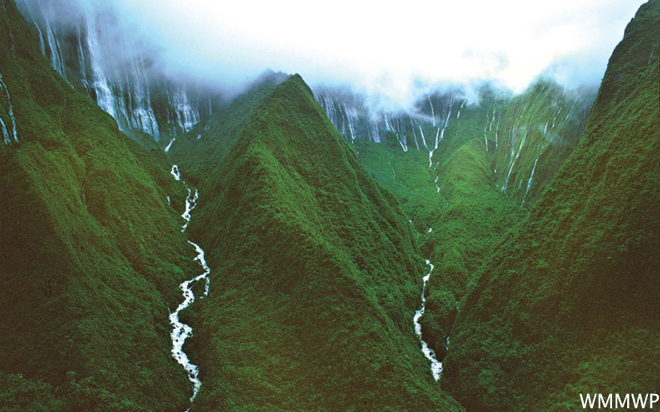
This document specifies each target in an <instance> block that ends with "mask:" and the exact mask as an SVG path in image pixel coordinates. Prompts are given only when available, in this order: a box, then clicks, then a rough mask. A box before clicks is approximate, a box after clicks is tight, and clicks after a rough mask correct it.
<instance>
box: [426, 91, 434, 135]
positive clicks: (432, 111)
mask: <svg viewBox="0 0 660 412" xmlns="http://www.w3.org/2000/svg"><path fill="white" fill-rule="evenodd" d="M426 97H427V98H428V99H429V105H430V106H431V116H432V117H433V127H435V110H433V102H431V96H429V95H426Z"/></svg>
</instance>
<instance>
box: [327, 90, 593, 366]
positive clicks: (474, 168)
mask: <svg viewBox="0 0 660 412" xmlns="http://www.w3.org/2000/svg"><path fill="white" fill-rule="evenodd" d="M316 97H317V99H318V100H319V102H320V103H321V104H322V107H323V108H324V110H325V111H326V113H327V114H328V117H329V118H330V119H331V121H333V124H335V126H336V127H337V128H338V130H340V131H344V133H343V136H344V138H345V139H346V140H347V141H348V142H350V143H351V144H352V146H353V147H354V148H355V150H356V152H357V153H358V155H359V157H360V159H361V161H362V162H363V164H364V165H365V167H366V168H367V170H368V171H369V172H370V173H371V175H372V176H373V177H374V178H375V179H376V180H377V181H378V182H379V183H381V184H382V185H383V186H385V187H386V188H388V189H389V190H391V191H392V193H393V194H394V195H395V196H396V197H397V199H398V200H399V202H400V203H401V205H402V207H403V210H404V211H405V212H406V214H407V215H408V217H409V219H410V221H411V223H412V224H413V226H414V227H415V229H416V232H417V233H418V243H419V244H420V247H421V250H422V255H423V256H424V258H425V259H428V260H429V261H430V262H431V263H432V264H433V265H434V272H433V273H434V274H433V276H431V278H430V279H429V282H428V285H427V288H426V293H427V297H428V302H427V308H426V312H425V316H424V318H423V319H422V326H423V335H424V336H425V337H427V338H428V339H427V341H428V342H429V344H430V346H431V347H432V348H433V349H434V350H435V352H436V353H437V355H438V357H439V358H440V359H442V358H443V357H444V355H445V353H446V351H447V347H448V343H447V342H448V338H449V337H450V330H451V328H452V325H453V322H454V320H455V318H456V315H457V313H458V306H459V304H458V301H460V300H461V299H462V298H463V296H464V295H465V293H466V291H467V288H468V284H469V283H470V282H472V281H474V280H475V276H476V274H477V272H478V271H479V269H480V268H481V266H482V265H483V263H484V261H485V260H486V259H487V258H488V256H489V255H490V252H491V250H492V248H493V246H494V245H495V244H496V243H497V242H498V240H499V239H500V238H501V236H502V234H503V233H504V232H506V231H507V230H509V229H510V228H512V227H513V226H515V225H516V224H518V223H519V222H520V221H522V220H523V219H524V218H525V217H526V216H527V213H528V210H529V207H530V205H533V204H534V201H535V200H536V199H537V197H538V196H539V195H540V193H542V191H543V189H544V188H545V187H546V185H547V184H548V183H549V182H550V180H551V179H552V177H553V176H554V174H555V173H556V171H557V169H558V168H559V167H560V166H561V165H562V163H563V162H564V161H565V160H566V159H567V158H568V156H569V155H570V154H571V152H572V151H573V149H574V148H575V146H576V145H577V144H578V142H579V141H580V137H581V135H582V132H583V130H584V126H585V123H586V118H587V114H588V113H589V109H590V107H591V103H592V101H593V99H594V98H595V91H591V90H590V89H585V90H581V91H579V92H578V91H567V90H566V89H564V88H562V87H560V86H559V85H557V84H556V83H554V82H553V81H550V80H538V81H537V82H536V83H534V84H533V85H532V86H530V87H529V89H528V90H526V91H525V92H524V93H522V94H520V95H517V96H512V95H511V94H508V93H506V92H505V91H502V90H497V89H495V88H494V87H492V86H490V85H484V86H483V87H481V89H480V91H479V98H480V101H479V103H478V104H474V103H472V104H471V103H470V102H468V101H467V100H466V98H465V97H462V92H461V91H460V90H456V91H449V92H445V93H435V94H433V95H429V96H427V98H426V99H422V100H420V101H419V102H418V104H417V106H416V110H417V111H416V112H415V113H413V114H391V113H385V114H382V115H381V118H377V119H375V120H373V119H372V118H371V117H370V116H369V115H368V113H367V110H366V108H365V107H364V105H363V104H362V103H361V102H360V100H359V99H358V98H357V97H356V96H353V95H351V94H350V93H348V92H347V91H337V90H327V89H320V90H317V92H316Z"/></svg>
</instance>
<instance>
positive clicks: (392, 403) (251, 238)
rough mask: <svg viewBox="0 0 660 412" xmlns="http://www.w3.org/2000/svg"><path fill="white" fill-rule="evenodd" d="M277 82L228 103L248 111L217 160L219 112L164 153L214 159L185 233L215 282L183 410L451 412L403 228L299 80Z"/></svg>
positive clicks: (419, 272)
mask: <svg viewBox="0 0 660 412" xmlns="http://www.w3.org/2000/svg"><path fill="white" fill-rule="evenodd" d="M282 80H283V79H282V77H281V76H276V75H274V78H273V75H272V76H271V77H269V78H267V79H265V80H264V81H263V82H261V83H259V84H257V85H256V86H255V88H254V89H253V90H252V91H251V92H249V93H248V94H247V95H245V96H243V97H242V98H239V99H238V100H237V101H236V102H235V103H234V104H236V105H238V107H245V105H246V102H251V105H252V106H251V107H252V108H251V109H250V110H249V112H250V113H251V114H250V116H249V117H248V118H240V117H239V118H236V119H234V120H236V121H237V122H240V131H239V132H238V133H237V134H235V135H234V136H233V137H232V139H234V140H235V143H234V144H233V145H232V146H231V148H229V149H228V150H226V149H223V148H222V145H224V144H225V143H226V142H225V137H224V135H223V134H214V133H213V131H214V130H231V129H232V126H230V125H228V124H226V122H227V121H228V119H227V118H226V117H223V116H222V115H218V116H216V117H215V118H214V119H213V120H212V121H211V122H210V124H209V130H208V132H207V133H206V134H203V135H202V138H201V139H199V140H198V139H197V136H195V133H190V134H188V135H186V136H183V137H182V138H181V139H180V140H182V141H181V146H180V149H179V151H177V150H175V147H176V145H177V144H179V139H178V140H177V142H176V143H175V144H174V145H173V148H172V151H171V153H172V156H173V157H174V160H175V162H179V160H181V164H183V163H184V162H186V161H187V162H188V163H192V160H190V159H187V156H191V155H192V156H199V162H200V164H203V163H205V162H208V159H206V158H205V156H212V159H216V158H219V159H222V160H221V161H220V162H219V164H218V165H217V166H216V167H215V169H214V170H212V172H211V173H208V174H206V176H203V177H202V176H200V177H199V179H200V183H199V186H200V188H201V189H200V190H201V193H207V196H206V197H205V198H200V206H199V208H198V209H197V210H196V215H195V217H194V218H193V219H192V221H191V226H190V232H191V233H192V234H193V236H194V237H196V238H199V239H200V240H201V242H202V243H203V244H204V245H206V247H207V259H208V261H209V265H211V266H212V267H214V271H215V272H214V273H215V276H214V281H213V282H214V283H213V291H212V293H211V294H210V296H209V298H208V299H207V300H205V301H203V302H202V303H200V305H199V309H198V311H197V312H196V315H195V319H194V322H193V325H194V328H195V331H196V332H195V333H196V335H195V339H194V340H193V342H194V348H195V353H197V354H198V356H199V357H200V358H199V365H200V368H201V377H202V380H203V381H204V382H206V383H205V384H204V386H203V387H202V389H201V391H200V395H199V398H198V399H197V400H196V401H195V404H194V405H193V409H192V410H251V411H254V410H264V411H266V410H267V411H275V410H282V411H285V410H286V411H291V410H300V411H306V410H366V409H370V410H399V411H403V410H410V411H417V410H460V409H461V408H460V407H459V406H458V404H456V403H455V402H454V401H453V400H451V399H450V398H448V397H447V396H446V395H444V394H443V392H442V391H441V390H439V388H438V386H437V384H435V381H434V380H433V377H432V376H431V374H430V373H429V370H428V367H427V364H426V360H425V359H424V357H423V356H422V353H421V352H420V351H419V346H418V340H417V337H416V336H415V334H414V330H413V328H412V318H413V314H414V311H415V309H416V307H417V306H418V305H419V291H420V288H421V278H422V277H423V275H424V273H425V270H426V268H425V267H424V264H423V260H422V258H421V256H420V255H419V250H418V248H417V246H416V245H415V241H414V237H413V232H412V228H411V226H410V224H409V223H408V221H407V219H406V218H405V217H404V215H403V213H402V211H401V209H400V208H399V206H398V204H397V202H396V201H395V200H394V198H393V197H392V195H391V194H390V193H389V192H387V191H384V190H383V189H382V188H380V186H379V185H378V184H376V183H375V182H374V181H373V180H372V179H371V177H370V176H369V175H368V174H367V172H366V170H365V169H364V167H363V166H362V165H361V164H360V162H359V159H358V158H357V156H356V155H355V152H354V151H353V150H352V149H351V148H350V147H349V145H348V144H347V143H346V142H345V141H343V139H342V138H341V136H340V135H339V133H338V132H337V131H336V130H335V128H334V127H333V126H332V124H331V123H330V122H329V121H328V119H327V117H326V116H325V115H324V114H323V111H322V110H321V108H320V106H319V105H318V103H316V101H314V98H313V95H312V93H311V91H310V90H309V88H308V87H307V85H306V84H305V83H304V82H303V80H302V79H301V78H300V77H299V76H292V77H289V78H287V79H286V80H284V81H283V82H282V83H280V84H279V85H277V83H278V82H279V81H282ZM235 109H236V108H232V107H230V108H229V110H230V111H231V110H235ZM243 113H245V111H243ZM237 127H238V126H237ZM186 138H187V139H188V140H189V141H187V142H186V141H184V140H185V139H186ZM204 140H207V143H205V144H206V146H203V147H204V149H202V150H197V151H196V150H186V148H188V147H192V145H196V144H199V145H202V144H204V143H203V141H204ZM212 147H213V148H214V149H213V150H212V149H211V148H212ZM220 152H223V153H224V156H218V153H220Z"/></svg>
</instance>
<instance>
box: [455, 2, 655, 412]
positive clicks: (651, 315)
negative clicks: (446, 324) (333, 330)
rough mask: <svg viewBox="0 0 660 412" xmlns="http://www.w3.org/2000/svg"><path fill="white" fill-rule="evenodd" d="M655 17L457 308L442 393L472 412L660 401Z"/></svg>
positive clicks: (617, 55) (641, 27)
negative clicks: (630, 397) (642, 398)
mask: <svg viewBox="0 0 660 412" xmlns="http://www.w3.org/2000/svg"><path fill="white" fill-rule="evenodd" d="M659 7H660V2H658V1H657V0H653V1H650V2H648V3H646V4H644V5H643V6H642V7H641V8H640V9H639V11H638V13H637V15H636V17H635V18H634V19H633V20H632V21H631V22H630V24H629V25H628V27H627V29H626V32H625V36H624V39H623V40H622V41H621V43H620V44H619V45H618V46H617V47H616V49H615V50H614V52H613V54H612V57H611V58H610V61H609V65H608V68H607V71H606V73H605V77H604V79H603V83H602V85H601V88H600V90H599V93H598V97H597V100H596V103H595V105H594V107H593V110H592V112H591V114H590V117H589V120H588V124H587V127H586V130H585V134H584V136H583V138H582V141H581V142H580V144H579V145H578V147H577V148H576V150H575V151H574V152H573V154H572V155H571V156H570V158H569V159H568V160H567V162H566V163H565V164H564V165H563V166H562V168H561V169H560V170H559V172H558V173H557V175H556V176H555V177H554V178H553V179H552V182H551V184H550V185H549V187H548V188H547V190H546V191H545V193H544V194H543V195H542V196H541V198H540V199H539V200H538V202H537V203H536V205H535V206H534V207H533V208H532V210H531V213H530V215H529V217H528V218H527V219H526V221H525V222H524V223H523V224H522V225H520V226H519V227H518V228H517V230H516V231H515V232H513V233H510V234H509V235H508V236H506V238H505V239H504V240H503V241H502V243H501V244H500V245H499V246H498V247H497V249H496V250H495V252H494V254H493V256H492V257H491V258H490V259H489V261H488V262H487V264H486V266H485V269H484V271H483V272H482V273H481V276H480V278H479V280H478V281H477V286H476V288H475V289H474V290H473V291H472V292H471V293H470V294H469V295H468V297H467V299H466V300H465V301H464V305H463V307H462V308H461V312H460V314H459V317H458V320H457V323H456V325H455V327H454V330H453V332H452V340H451V350H450V351H449V354H448V357H447V359H446V362H447V364H446V370H445V376H444V378H443V379H444V380H443V386H444V387H445V388H448V389H449V390H450V391H451V392H452V393H453V394H454V395H455V396H456V397H457V398H458V399H459V400H460V401H461V402H462V403H463V404H464V405H465V406H466V407H467V408H468V409H469V410H471V411H490V410H502V411H529V410H582V406H581V405H580V398H579V394H580V393H582V394H586V393H588V394H594V393H602V394H604V395H605V396H607V394H610V393H619V394H622V395H623V394H626V393H642V394H644V393H649V392H651V393H657V390H658V388H659V387H660V378H659V377H660V367H659V365H660V363H659V361H660V303H659V302H660V292H659V291H660V255H659V254H658V250H660V244H659V240H658V239H660V178H659V176H660V170H659V160H660V159H659V153H660V151H659V150H660V147H659V146H660V142H659V141H658V136H659V135H660V117H659V116H660V114H659V109H658V95H659V90H658V82H659V76H658V42H657V39H658V37H659V33H658V24H659V19H660V18H659Z"/></svg>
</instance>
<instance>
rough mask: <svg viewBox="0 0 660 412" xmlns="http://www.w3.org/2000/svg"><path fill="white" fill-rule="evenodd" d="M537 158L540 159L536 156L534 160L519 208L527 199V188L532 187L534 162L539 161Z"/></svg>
mask: <svg viewBox="0 0 660 412" xmlns="http://www.w3.org/2000/svg"><path fill="white" fill-rule="evenodd" d="M539 157H541V154H539V155H538V156H536V160H534V167H532V174H531V175H530V176H529V180H528V181H527V190H525V196H523V200H522V203H520V207H522V205H524V204H525V199H527V193H529V188H530V187H532V179H533V178H534V171H535V170H536V162H538V161H539Z"/></svg>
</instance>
